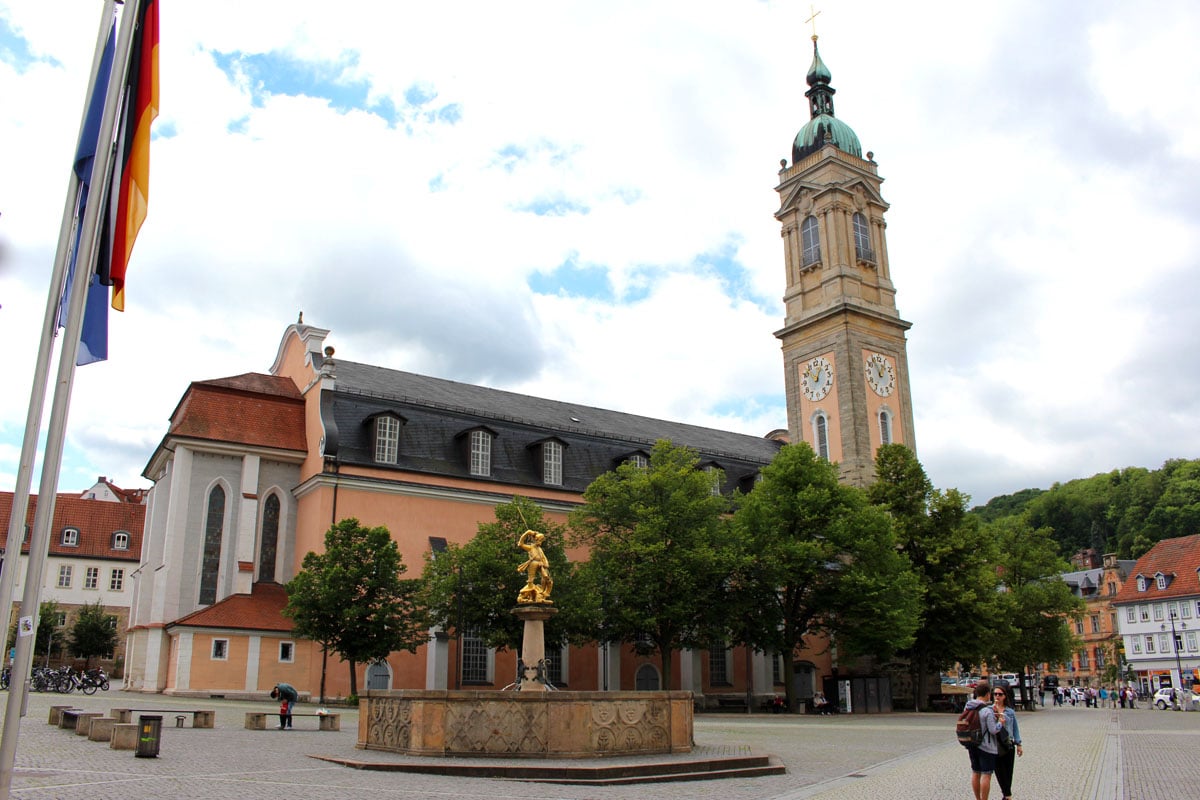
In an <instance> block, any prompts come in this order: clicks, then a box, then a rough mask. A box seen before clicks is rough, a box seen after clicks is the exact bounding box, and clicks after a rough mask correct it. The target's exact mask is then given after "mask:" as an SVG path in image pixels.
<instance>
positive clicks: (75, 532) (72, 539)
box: [61, 528, 79, 547]
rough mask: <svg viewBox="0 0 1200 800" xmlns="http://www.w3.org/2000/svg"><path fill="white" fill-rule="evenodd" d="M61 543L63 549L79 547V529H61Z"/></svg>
mask: <svg viewBox="0 0 1200 800" xmlns="http://www.w3.org/2000/svg"><path fill="white" fill-rule="evenodd" d="M61 541H62V544H63V547H79V529H78V528H63V530H62V540H61Z"/></svg>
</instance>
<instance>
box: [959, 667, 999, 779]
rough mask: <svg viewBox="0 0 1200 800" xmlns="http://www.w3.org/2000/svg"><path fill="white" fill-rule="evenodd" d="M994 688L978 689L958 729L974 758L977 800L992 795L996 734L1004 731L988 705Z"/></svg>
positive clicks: (982, 685) (983, 685)
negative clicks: (1001, 730)
mask: <svg viewBox="0 0 1200 800" xmlns="http://www.w3.org/2000/svg"><path fill="white" fill-rule="evenodd" d="M991 692H992V687H991V686H989V685H988V682H987V681H981V682H980V683H978V684H976V685H975V691H974V693H973V696H972V698H971V699H970V700H968V701H967V705H966V706H965V707H964V708H963V712H962V714H960V715H959V717H958V723H957V725H956V726H955V735H956V736H957V737H958V741H959V743H960V744H962V745H963V746H964V747H966V748H967V753H968V754H969V755H970V756H971V791H972V792H974V794H975V800H988V795H989V794H990V793H991V791H992V773H993V772H995V771H996V755H997V753H998V752H999V748H997V746H996V734H998V733H999V732H1000V729H1001V728H1002V727H1004V722H1003V720H998V719H996V714H995V712H994V711H992V707H991V706H990V705H989V704H988V702H987V701H988V699H989V698H990V695H991Z"/></svg>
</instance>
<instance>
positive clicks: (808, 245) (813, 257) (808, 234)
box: [800, 217, 821, 267]
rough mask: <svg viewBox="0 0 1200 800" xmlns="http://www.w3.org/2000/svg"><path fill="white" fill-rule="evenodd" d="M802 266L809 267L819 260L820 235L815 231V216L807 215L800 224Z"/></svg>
mask: <svg viewBox="0 0 1200 800" xmlns="http://www.w3.org/2000/svg"><path fill="white" fill-rule="evenodd" d="M800 241H801V250H802V252H803V266H805V267H811V266H812V265H813V264H818V263H820V261H821V237H820V235H818V233H817V218H816V217H809V218H808V219H806V220H804V222H803V224H801V225H800Z"/></svg>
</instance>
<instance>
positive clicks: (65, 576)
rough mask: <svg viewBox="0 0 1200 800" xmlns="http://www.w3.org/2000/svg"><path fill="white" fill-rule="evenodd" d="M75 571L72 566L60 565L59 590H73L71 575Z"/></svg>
mask: <svg viewBox="0 0 1200 800" xmlns="http://www.w3.org/2000/svg"><path fill="white" fill-rule="evenodd" d="M74 571H75V568H74V567H72V566H71V565H70V564H59V566H58V588H59V589H70V588H71V573H72V572H74Z"/></svg>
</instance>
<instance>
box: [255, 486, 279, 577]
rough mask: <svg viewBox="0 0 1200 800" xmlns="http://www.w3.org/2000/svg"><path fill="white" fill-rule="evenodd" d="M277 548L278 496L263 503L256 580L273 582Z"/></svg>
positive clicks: (271, 497) (272, 496) (273, 495)
mask: <svg viewBox="0 0 1200 800" xmlns="http://www.w3.org/2000/svg"><path fill="white" fill-rule="evenodd" d="M278 547H279V495H277V494H272V495H271V496H270V497H268V498H267V501H266V502H265V503H263V520H262V544H261V545H260V546H259V548H258V579H259V580H260V581H274V580H275V555H276V553H277V551H278Z"/></svg>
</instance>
